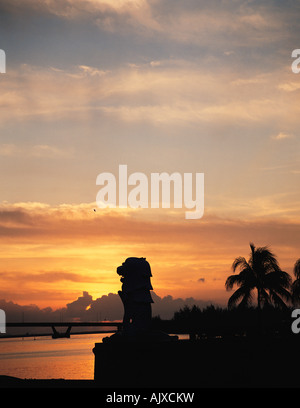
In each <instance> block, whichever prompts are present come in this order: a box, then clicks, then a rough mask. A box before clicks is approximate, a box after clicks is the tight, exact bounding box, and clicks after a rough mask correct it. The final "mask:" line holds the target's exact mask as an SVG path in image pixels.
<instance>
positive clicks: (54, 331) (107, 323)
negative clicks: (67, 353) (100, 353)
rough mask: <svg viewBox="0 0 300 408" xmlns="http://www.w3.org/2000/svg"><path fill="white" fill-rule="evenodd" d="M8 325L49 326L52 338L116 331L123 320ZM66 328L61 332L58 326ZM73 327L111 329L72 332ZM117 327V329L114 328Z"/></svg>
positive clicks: (36, 334)
mask: <svg viewBox="0 0 300 408" xmlns="http://www.w3.org/2000/svg"><path fill="white" fill-rule="evenodd" d="M6 327H47V328H51V329H52V338H53V339H57V338H69V337H70V335H71V334H72V335H75V334H76V335H77V334H94V333H95V334H97V333H115V332H116V331H118V330H120V328H121V327H122V323H121V322H114V321H112V322H111V321H105V322H27V323H25V322H21V323H9V322H7V323H6ZM59 327H63V328H66V330H65V331H64V332H59V331H58V330H57V328H59ZM73 327H98V328H99V327H108V328H110V329H109V330H87V331H79V332H78V331H77V332H72V333H71V330H72V328H73ZM113 328H115V329H113ZM50 335H51V333H31V334H30V333H25V334H24V333H23V334H2V335H0V339H2V338H15V337H39V336H50Z"/></svg>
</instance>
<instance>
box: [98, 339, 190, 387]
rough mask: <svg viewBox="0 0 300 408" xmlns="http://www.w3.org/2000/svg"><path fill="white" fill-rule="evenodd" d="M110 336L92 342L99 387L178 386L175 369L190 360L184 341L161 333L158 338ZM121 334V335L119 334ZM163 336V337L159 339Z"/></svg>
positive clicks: (178, 380)
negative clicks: (109, 337)
mask: <svg viewBox="0 0 300 408" xmlns="http://www.w3.org/2000/svg"><path fill="white" fill-rule="evenodd" d="M114 337H115V338H112V339H111V340H110V341H104V342H103V343H95V347H94V349H93V353H94V355H95V366H94V381H95V383H97V384H98V385H99V386H101V387H104V388H105V387H115V388H123V387H126V388H130V387H131V388H136V387H143V388H147V387H161V386H164V385H167V386H168V385H169V386H171V385H176V384H177V382H178V384H177V385H178V386H180V385H182V379H181V380H180V377H181V375H182V373H181V374H180V375H179V376H178V369H179V368H180V367H181V368H182V369H184V367H183V366H184V365H185V366H186V367H185V368H186V369H188V367H189V364H190V362H191V359H190V355H188V356H187V355H186V352H187V351H188V354H190V353H189V351H190V348H189V346H188V344H187V343H190V341H189V340H178V338H177V336H169V339H168V340H167V337H165V336H161V341H159V340H158V337H159V336H157V341H153V340H151V341H149V337H148V341H147V340H146V338H144V339H139V340H138V339H136V338H135V339H133V338H131V339H130V338H129V336H128V337H127V338H126V339H125V337H126V336H124V339H123V340H121V339H118V340H116V336H114ZM120 337H121V336H120ZM162 337H164V338H162ZM176 340H178V341H176Z"/></svg>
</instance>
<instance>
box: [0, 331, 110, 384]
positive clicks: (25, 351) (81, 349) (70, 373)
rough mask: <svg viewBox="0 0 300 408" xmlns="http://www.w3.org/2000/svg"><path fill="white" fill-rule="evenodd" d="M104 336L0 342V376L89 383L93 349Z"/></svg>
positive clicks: (1, 340)
mask: <svg viewBox="0 0 300 408" xmlns="http://www.w3.org/2000/svg"><path fill="white" fill-rule="evenodd" d="M106 336H109V334H82V335H77V336H76V335H73V336H71V337H70V338H69V339H67V338H62V339H52V338H51V337H36V340H34V339H33V338H24V340H22V339H19V338H18V339H7V340H5V339H0V375H10V376H13V377H18V378H28V379H29V378H32V379H48V378H63V379H67V380H68V379H69V380H76V379H78V380H92V379H93V378H94V354H93V348H94V346H95V343H100V342H102V338H103V337H106Z"/></svg>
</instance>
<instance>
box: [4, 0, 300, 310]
mask: <svg viewBox="0 0 300 408" xmlns="http://www.w3.org/2000/svg"><path fill="white" fill-rule="evenodd" d="M299 16H300V2H299V1H296V0H294V1H292V0H287V1H279V0H266V1H262V0H261V1H255V0H253V1H251V0H247V1H246V0H231V1H229V0H228V1H227V0H224V1H214V0H210V1H203V0H188V1H179V0H48V1H42V0H26V1H24V0H10V1H2V0H0V49H3V50H4V51H5V53H6V73H5V74H0V106H1V108H0V194H1V197H0V240H1V246H0V256H1V262H0V299H5V300H6V301H11V302H14V303H18V304H20V305H28V304H35V305H37V306H38V307H47V306H50V307H52V308H58V307H62V306H64V305H66V304H67V303H70V302H72V301H73V300H75V299H76V298H78V297H79V296H81V295H82V293H83V292H84V291H86V292H88V293H89V294H90V295H91V296H92V297H93V299H97V298H99V297H101V296H103V295H106V294H108V293H117V291H118V290H119V289H120V281H119V277H118V275H117V274H116V272H115V271H116V267H117V266H118V265H120V264H121V263H122V262H123V261H124V260H125V259H126V258H127V257H129V256H138V257H140V256H143V257H146V258H147V260H148V261H149V262H150V264H151V267H152V273H153V278H152V284H153V287H154V291H155V293H156V294H157V295H159V296H161V297H164V296H168V295H171V296H173V297H174V298H179V297H180V298H189V297H193V298H195V299H200V300H204V301H211V302H216V303H218V304H222V305H226V302H227V300H228V298H229V296H230V294H231V293H228V292H226V290H225V280H226V278H227V276H228V275H230V274H231V273H232V271H231V265H232V262H233V260H234V258H235V257H237V256H245V257H246V258H247V257H248V256H249V251H250V247H249V242H254V244H255V245H256V246H265V245H268V246H270V248H271V250H272V251H273V252H274V253H275V254H276V256H277V258H278V261H279V263H280V266H281V267H282V269H283V270H285V271H287V272H289V273H292V269H293V265H294V263H295V261H296V260H297V259H298V258H300V189H299V185H300V183H299V181H300V158H299V157H300V154H299V152H300V141H299V129H300V126H299V125H300V104H299V100H300V74H295V73H293V72H292V69H291V64H292V61H293V58H292V57H291V54H292V51H293V50H294V49H297V48H300V19H299ZM121 164H127V166H128V173H129V174H131V173H133V172H142V173H144V174H145V175H147V176H148V177H149V179H150V174H151V173H154V172H159V173H160V172H167V173H169V174H171V173H173V172H179V173H180V174H183V173H193V174H195V173H204V175H205V195H204V197H205V210H204V216H203V217H202V218H201V219H196V220H187V219H185V217H184V211H185V208H183V209H182V210H180V209H173V208H170V209H166V208H159V209H153V208H152V209H151V208H148V209H147V208H144V209H133V208H116V209H109V208H108V209H100V208H98V207H97V204H96V194H97V192H98V191H99V186H97V185H96V178H97V175H98V174H99V173H102V172H110V173H113V174H114V175H115V176H116V177H117V175H118V168H119V165H121ZM94 209H97V211H94Z"/></svg>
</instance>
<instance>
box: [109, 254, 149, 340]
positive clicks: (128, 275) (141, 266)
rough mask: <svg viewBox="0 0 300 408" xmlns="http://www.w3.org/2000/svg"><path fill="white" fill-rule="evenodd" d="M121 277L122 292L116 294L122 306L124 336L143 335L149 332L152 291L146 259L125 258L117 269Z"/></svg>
mask: <svg viewBox="0 0 300 408" xmlns="http://www.w3.org/2000/svg"><path fill="white" fill-rule="evenodd" d="M117 273H118V275H120V276H121V282H122V290H120V291H119V292H118V294H119V296H120V298H121V300H122V302H123V306H124V316H123V333H124V334H125V335H133V336H134V335H139V334H145V333H146V332H147V331H149V330H150V325H151V318H152V310H151V303H153V300H152V297H151V294H150V290H153V288H152V285H151V281H150V278H151V276H152V273H151V268H150V265H149V262H148V261H146V258H135V257H131V258H127V259H126V261H125V262H123V263H122V265H121V266H119V267H118V268H117Z"/></svg>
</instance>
